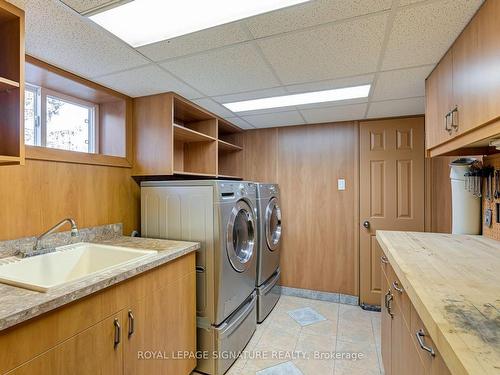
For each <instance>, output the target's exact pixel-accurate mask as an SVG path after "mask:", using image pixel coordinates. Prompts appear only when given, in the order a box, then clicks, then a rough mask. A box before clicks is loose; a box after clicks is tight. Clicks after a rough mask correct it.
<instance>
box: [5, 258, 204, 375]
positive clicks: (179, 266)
mask: <svg viewBox="0 0 500 375" xmlns="http://www.w3.org/2000/svg"><path fill="white" fill-rule="evenodd" d="M194 258H195V255H194V253H191V254H189V255H186V256H184V257H181V258H179V259H177V260H175V261H172V262H170V263H168V264H166V265H163V266H160V267H159V268H156V269H153V270H151V271H148V272H146V273H144V274H141V275H139V276H137V277H135V278H132V279H129V280H127V281H124V282H122V283H120V284H117V285H115V286H112V287H110V288H108V289H105V290H103V291H101V292H99V293H97V294H95V295H91V296H89V297H87V298H84V299H82V300H78V301H76V302H74V303H72V304H70V305H67V306H65V307H61V308H60V309H58V310H55V311H53V312H50V313H47V314H45V315H42V316H41V317H39V318H35V319H33V320H29V321H27V322H25V323H22V324H20V325H19V326H14V327H12V328H9V329H7V330H6V331H2V332H0V349H1V353H0V373H2V374H4V373H7V374H15V375H24V374H26V375H28V374H39V375H49V374H50V375H57V374H61V375H62V374H117V375H119V374H134V375H141V374H144V375H146V374H179V375H188V374H190V373H191V372H192V371H193V369H194V368H195V367H196V360H195V359H194V358H193V357H192V356H191V357H189V356H188V357H189V358H187V357H186V358H180V357H179V356H178V355H177V353H178V352H193V353H194V352H195V351H196V292H195V282H196V279H195V260H194ZM19 342H28V343H29V345H27V346H26V347H25V348H24V349H23V350H18V348H19Z"/></svg>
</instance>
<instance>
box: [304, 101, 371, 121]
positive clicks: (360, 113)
mask: <svg viewBox="0 0 500 375" xmlns="http://www.w3.org/2000/svg"><path fill="white" fill-rule="evenodd" d="M367 105H368V104H367V103H362V104H352V105H344V106H335V107H322V108H314V109H304V110H301V111H300V112H301V113H302V115H303V116H304V118H305V119H306V121H307V122H308V123H309V124H318V123H322V122H335V121H350V120H361V119H363V118H364V117H365V112H366V107H367Z"/></svg>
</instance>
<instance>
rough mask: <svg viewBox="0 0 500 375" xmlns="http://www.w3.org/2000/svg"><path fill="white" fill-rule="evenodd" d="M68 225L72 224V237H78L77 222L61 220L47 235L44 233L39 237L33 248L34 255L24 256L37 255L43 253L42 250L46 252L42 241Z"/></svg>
mask: <svg viewBox="0 0 500 375" xmlns="http://www.w3.org/2000/svg"><path fill="white" fill-rule="evenodd" d="M66 223H70V224H71V237H78V227H77V226H76V222H75V220H73V219H71V218H68V219H64V220H61V221H60V222H59V223H57V224H56V225H54V226H53V227H52V228H50V229H49V230H48V231H46V232H45V233H43V234H41V235H40V236H38V237H37V239H36V242H35V246H33V252H32V254H24V256H30V255H36V254H39V253H41V252H42V250H44V249H43V247H42V244H41V241H42V240H43V239H44V238H45V237H46V236H48V235H49V234H51V233H53V232H54V231H56V230H57V229H59V228H60V227H62V226H63V225H64V224H66Z"/></svg>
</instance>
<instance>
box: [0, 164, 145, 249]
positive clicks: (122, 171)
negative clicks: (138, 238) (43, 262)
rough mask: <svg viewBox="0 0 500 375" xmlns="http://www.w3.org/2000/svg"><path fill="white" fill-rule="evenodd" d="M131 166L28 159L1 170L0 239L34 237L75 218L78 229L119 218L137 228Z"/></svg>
mask: <svg viewBox="0 0 500 375" xmlns="http://www.w3.org/2000/svg"><path fill="white" fill-rule="evenodd" d="M139 196H140V191H139V187H138V186H137V184H136V183H135V182H134V181H133V179H132V178H131V169H129V168H116V167H106V166H95V165H82V164H71V163H59V162H48V161H40V160H27V161H26V165H25V166H2V167H1V168H0V223H1V226H0V240H8V239H15V238H20V237H26V236H32V235H38V234H40V233H42V232H43V231H44V230H46V229H48V228H49V227H50V226H52V225H54V224H55V223H56V222H57V221H59V220H61V219H63V218H65V217H73V218H75V219H76V222H77V224H78V226H79V227H81V228H84V227H89V226H95V225H103V224H110V223H118V222H122V223H123V225H124V233H125V234H130V232H131V231H132V230H133V229H139V223H140V221H139V201H140V199H139Z"/></svg>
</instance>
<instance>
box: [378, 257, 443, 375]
mask: <svg viewBox="0 0 500 375" xmlns="http://www.w3.org/2000/svg"><path fill="white" fill-rule="evenodd" d="M381 278H382V283H383V285H384V288H383V291H384V292H385V293H386V296H383V297H382V326H381V334H382V342H381V349H382V363H383V365H384V369H385V374H393V375H400V374H405V375H406V374H408V375H449V374H451V373H450V371H449V369H448V367H447V366H446V364H445V362H444V360H443V357H442V356H441V354H440V353H439V351H438V350H437V348H436V346H435V344H434V342H433V341H432V338H431V337H430V335H429V334H428V332H427V330H426V328H425V327H424V325H423V323H422V320H421V319H420V317H419V316H418V313H417V311H416V310H415V308H414V307H413V305H412V304H411V301H410V299H409V297H408V296H407V294H406V292H405V290H404V288H403V286H402V285H401V283H400V281H399V280H398V278H397V276H396V273H395V272H394V270H393V269H392V267H391V265H390V264H388V263H384V262H383V263H382V277H381ZM419 331H421V332H423V333H424V336H423V337H421V340H422V344H423V345H425V346H426V347H428V348H430V349H432V351H433V353H434V355H432V354H431V353H430V352H429V351H428V350H425V349H424V348H423V347H421V346H420V343H419V341H418V339H417V332H419Z"/></svg>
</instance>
